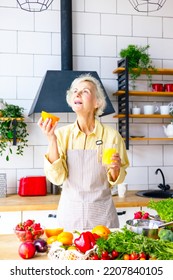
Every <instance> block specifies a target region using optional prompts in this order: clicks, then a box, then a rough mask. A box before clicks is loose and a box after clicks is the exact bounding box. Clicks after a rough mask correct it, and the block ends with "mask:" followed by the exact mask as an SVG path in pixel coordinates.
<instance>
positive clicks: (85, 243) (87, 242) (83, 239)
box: [74, 231, 96, 253]
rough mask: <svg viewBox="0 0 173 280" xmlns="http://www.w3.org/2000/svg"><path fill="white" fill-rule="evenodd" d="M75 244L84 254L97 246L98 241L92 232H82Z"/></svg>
mask: <svg viewBox="0 0 173 280" xmlns="http://www.w3.org/2000/svg"><path fill="white" fill-rule="evenodd" d="M74 244H75V246H76V248H77V249H78V250H80V251H81V252H82V253H85V252H86V251H88V250H90V249H92V248H93V247H94V245H95V244H96V239H95V237H94V235H93V234H92V233H91V232H90V231H86V232H82V233H81V234H80V236H79V237H78V238H76V239H75V240H74Z"/></svg>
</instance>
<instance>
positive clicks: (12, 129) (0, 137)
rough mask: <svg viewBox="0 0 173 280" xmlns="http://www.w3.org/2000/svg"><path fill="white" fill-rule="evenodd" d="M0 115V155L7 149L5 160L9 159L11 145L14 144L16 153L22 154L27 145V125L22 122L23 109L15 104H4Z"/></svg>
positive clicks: (11, 151)
mask: <svg viewBox="0 0 173 280" xmlns="http://www.w3.org/2000/svg"><path fill="white" fill-rule="evenodd" d="M4 105H5V106H4V108H3V109H1V116H0V155H1V156H2V155H3V154H4V152H5V151H7V156H6V160H7V161H9V156H10V154H12V153H13V150H12V146H13V145H16V146H17V149H16V154H17V155H23V151H24V147H25V146H27V142H28V140H27V136H28V135H29V134H28V132H27V125H26V123H25V122H24V114H23V111H24V109H23V108H22V107H19V106H17V105H11V104H7V103H5V104H4Z"/></svg>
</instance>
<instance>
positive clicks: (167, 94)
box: [113, 90, 173, 97]
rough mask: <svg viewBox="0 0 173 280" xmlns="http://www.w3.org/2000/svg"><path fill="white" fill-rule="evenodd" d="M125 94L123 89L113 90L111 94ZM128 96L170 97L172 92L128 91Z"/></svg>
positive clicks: (172, 94)
mask: <svg viewBox="0 0 173 280" xmlns="http://www.w3.org/2000/svg"><path fill="white" fill-rule="evenodd" d="M123 94H125V90H118V91H117V92H114V93H113V95H116V96H120V95H123ZM129 96H165V97H171V96H173V92H168V91H157V92H156V91H134V90H130V91H129Z"/></svg>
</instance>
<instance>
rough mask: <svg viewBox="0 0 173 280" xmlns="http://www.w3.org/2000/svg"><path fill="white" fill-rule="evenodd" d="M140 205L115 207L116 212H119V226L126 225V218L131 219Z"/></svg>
mask: <svg viewBox="0 0 173 280" xmlns="http://www.w3.org/2000/svg"><path fill="white" fill-rule="evenodd" d="M140 210H141V209H140V207H125V208H117V212H118V213H119V215H118V218H119V223H120V228H123V227H124V226H125V225H126V221H127V220H131V219H133V217H134V213H135V212H137V211H140ZM122 212H125V214H122V215H121V213H122Z"/></svg>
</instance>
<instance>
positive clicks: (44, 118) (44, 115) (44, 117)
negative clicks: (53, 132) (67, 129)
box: [41, 111, 60, 125]
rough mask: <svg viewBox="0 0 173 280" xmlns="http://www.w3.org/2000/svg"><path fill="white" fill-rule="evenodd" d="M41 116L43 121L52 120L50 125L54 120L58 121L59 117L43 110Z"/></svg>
mask: <svg viewBox="0 0 173 280" xmlns="http://www.w3.org/2000/svg"><path fill="white" fill-rule="evenodd" d="M41 117H42V119H43V121H45V120H46V119H51V120H52V125H54V124H55V123H56V122H58V121H59V120H60V118H59V117H57V116H55V115H52V114H50V113H47V112H45V111H42V112H41Z"/></svg>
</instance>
